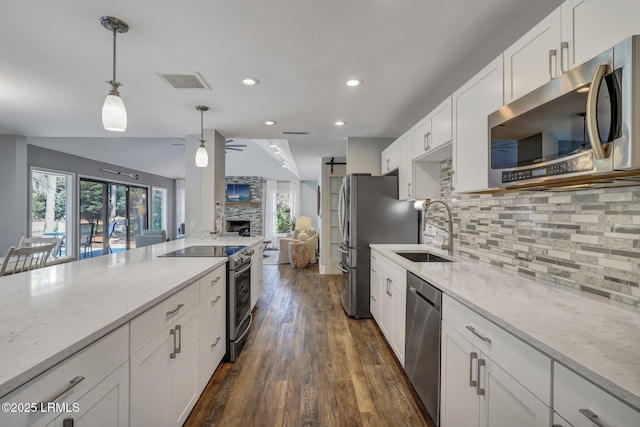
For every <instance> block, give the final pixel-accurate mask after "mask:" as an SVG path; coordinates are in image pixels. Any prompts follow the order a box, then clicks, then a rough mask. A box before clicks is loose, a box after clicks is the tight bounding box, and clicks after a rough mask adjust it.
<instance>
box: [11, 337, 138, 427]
mask: <svg viewBox="0 0 640 427" xmlns="http://www.w3.org/2000/svg"><path fill="white" fill-rule="evenodd" d="M128 341H129V326H128V325H125V326H122V327H120V328H118V329H116V330H115V331H113V332H111V333H110V334H108V335H106V336H105V337H103V338H101V339H99V340H98V341H96V342H95V343H93V344H91V345H89V346H88V347H86V348H84V349H83V350H80V351H79V352H78V353H76V354H74V355H73V356H71V357H69V358H68V359H66V360H64V361H62V362H61V363H60V364H58V365H56V366H55V367H53V368H51V369H49V370H47V371H46V372H44V373H42V374H41V375H39V376H37V377H36V378H34V379H32V380H31V381H29V382H28V383H26V384H24V385H23V386H21V387H20V388H18V389H16V390H15V391H13V392H11V393H10V394H8V395H6V396H4V397H3V398H2V401H3V403H4V402H6V403H15V404H18V403H20V404H24V403H25V402H38V403H39V402H47V405H48V404H49V402H50V404H52V405H60V406H62V407H64V406H67V407H69V408H72V405H73V404H75V403H80V404H81V405H80V407H79V408H78V409H79V410H80V412H72V411H70V412H66V413H63V414H61V413H60V412H59V411H55V410H50V411H45V412H41V411H36V412H26V411H19V412H4V411H2V412H0V426H12V427H26V426H47V425H58V424H59V423H61V422H62V419H63V418H76V417H78V416H83V417H86V419H87V420H89V419H95V418H99V417H98V416H97V414H101V413H107V412H110V411H112V410H115V412H113V413H110V414H108V415H105V417H106V419H105V421H104V422H103V421H100V423H96V424H91V423H90V424H86V423H85V424H84V425H97V426H107V425H108V426H126V425H128V407H129V406H128V405H129V395H128V392H129V382H128V368H127V363H126V362H127V359H128V347H129V345H128ZM85 402H94V405H96V408H95V412H93V411H94V409H92V408H90V407H88V406H84V403H85ZM47 407H48V406H47ZM123 414H124V416H123ZM106 421H108V422H106Z"/></svg>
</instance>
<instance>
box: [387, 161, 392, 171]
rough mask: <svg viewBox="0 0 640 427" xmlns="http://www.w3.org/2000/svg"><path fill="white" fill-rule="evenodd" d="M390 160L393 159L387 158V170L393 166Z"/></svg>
mask: <svg viewBox="0 0 640 427" xmlns="http://www.w3.org/2000/svg"><path fill="white" fill-rule="evenodd" d="M390 160H391V159H387V170H389V168H390V167H391V166H389V161H390Z"/></svg>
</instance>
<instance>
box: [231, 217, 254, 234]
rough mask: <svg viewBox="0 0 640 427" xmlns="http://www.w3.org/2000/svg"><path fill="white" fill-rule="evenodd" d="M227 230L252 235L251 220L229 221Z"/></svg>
mask: <svg viewBox="0 0 640 427" xmlns="http://www.w3.org/2000/svg"><path fill="white" fill-rule="evenodd" d="M227 232H229V233H235V232H237V233H238V234H240V235H241V236H243V237H249V236H251V221H235V220H232V221H227Z"/></svg>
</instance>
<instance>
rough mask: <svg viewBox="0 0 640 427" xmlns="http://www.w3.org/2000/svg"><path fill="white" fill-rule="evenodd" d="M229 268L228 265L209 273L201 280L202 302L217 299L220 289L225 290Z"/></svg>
mask: <svg viewBox="0 0 640 427" xmlns="http://www.w3.org/2000/svg"><path fill="white" fill-rule="evenodd" d="M226 275H227V266H226V264H224V265H221V266H220V267H218V268H216V269H215V270H213V271H212V272H211V273H208V274H207V275H206V276H204V277H202V278H201V279H200V300H205V299H211V298H214V299H215V298H216V297H217V296H218V294H219V293H220V288H224V287H225V286H226V284H227V276H226Z"/></svg>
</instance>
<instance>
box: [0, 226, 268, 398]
mask: <svg viewBox="0 0 640 427" xmlns="http://www.w3.org/2000/svg"><path fill="white" fill-rule="evenodd" d="M261 241H262V238H261V237H246V238H245V237H221V238H212V239H191V238H188V239H181V240H174V241H170V242H166V243H162V244H157V245H152V246H147V247H144V248H139V249H135V250H131V251H125V252H119V253H114V254H110V255H105V256H101V257H96V258H92V259H86V260H82V261H77V262H70V263H66V264H61V265H55V266H50V267H45V268H41V269H38V270H34V271H31V272H26V273H20V274H16V275H11V276H5V277H2V278H0V360H2V367H0V396H5V395H6V394H8V393H10V392H11V391H12V390H14V389H16V388H18V387H19V386H21V385H22V384H25V383H26V382H28V381H29V380H31V379H33V378H35V377H36V376H38V375H39V374H41V373H43V372H45V371H47V370H48V369H50V368H52V367H53V366H55V365H56V364H58V363H60V362H61V361H63V360H65V359H66V358H68V357H69V356H71V355H73V354H75V353H77V352H78V351H80V350H81V349H83V348H85V347H87V346H88V345H90V344H92V343H94V342H95V341H96V340H99V339H100V338H101V337H104V336H105V335H107V334H109V333H110V332H112V331H115V330H116V329H118V328H119V327H121V326H122V325H125V324H127V322H129V321H131V320H132V319H134V318H135V317H136V316H138V315H140V314H141V313H143V312H145V311H147V310H148V309H149V308H151V307H153V306H154V305H156V304H157V303H159V302H160V301H162V300H164V299H166V298H167V297H169V296H171V295H172V294H175V293H177V292H178V291H180V290H181V289H183V288H184V287H186V286H187V285H189V284H190V283H193V282H194V281H196V280H198V279H199V278H201V277H203V276H205V275H206V274H207V273H209V272H211V271H213V270H214V269H216V268H218V267H219V266H221V265H224V264H225V263H226V260H227V258H226V257H211V258H209V257H204V258H169V257H158V256H159V255H162V254H164V253H167V252H170V251H174V250H178V249H182V248H184V247H187V246H191V245H246V246H253V245H256V244H258V243H259V242H261Z"/></svg>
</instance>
